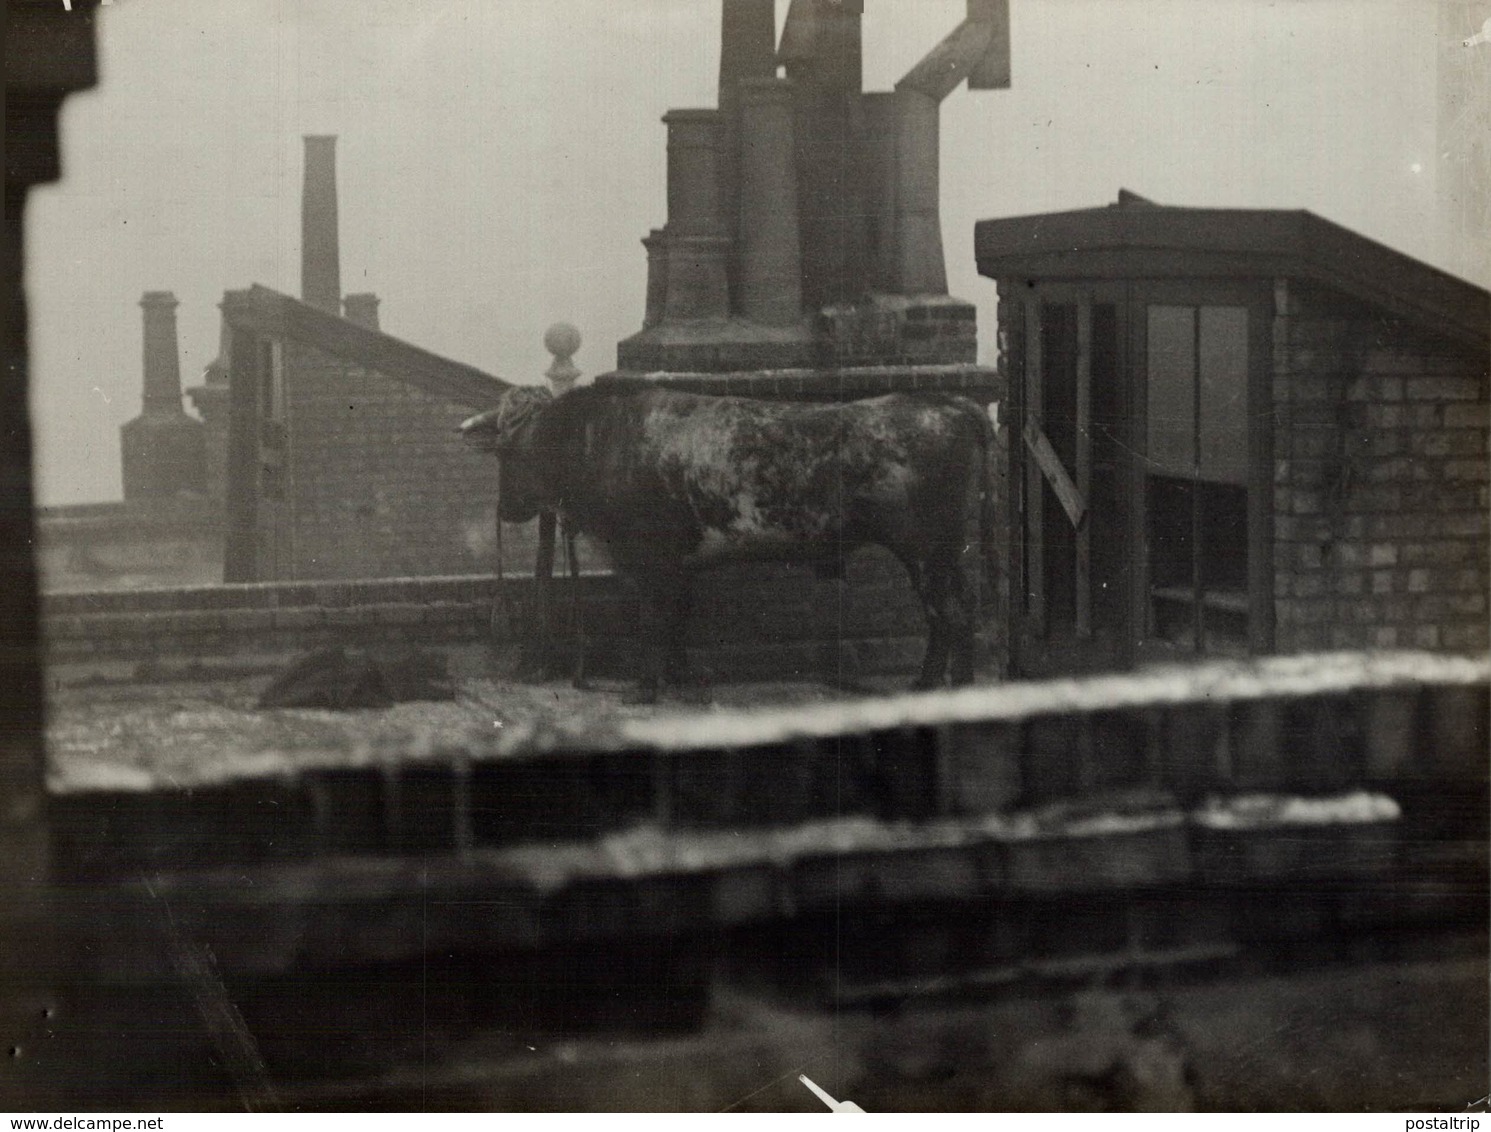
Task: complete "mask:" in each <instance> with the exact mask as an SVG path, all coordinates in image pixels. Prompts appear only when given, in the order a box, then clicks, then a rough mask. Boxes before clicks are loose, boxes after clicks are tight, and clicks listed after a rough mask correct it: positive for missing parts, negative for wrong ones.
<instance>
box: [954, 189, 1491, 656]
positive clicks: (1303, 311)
mask: <svg viewBox="0 0 1491 1132" xmlns="http://www.w3.org/2000/svg"><path fill="white" fill-rule="evenodd" d="M975 247H976V252H977V257H978V268H979V272H980V273H981V274H983V275H986V276H989V277H991V278H993V279H996V280H997V281H998V283H999V343H1000V346H999V366H1000V369H1001V372H1002V373H1003V375H1004V376H1005V377H1006V378H1007V381H1008V388H1009V391H1010V392H1009V399H1010V404H1009V406H1008V409H1007V411H1006V414H1005V416H1006V420H1007V421H1008V422H1009V423H1010V424H1011V426H1012V427H1014V428H1015V429H1016V430H1018V435H1017V437H1016V442H1013V443H1011V444H1010V445H1009V452H1010V469H1009V470H1010V481H1009V482H1010V485H1011V487H1010V492H1011V506H1010V508H1009V512H1010V514H1009V528H1010V529H1009V530H1008V532H1007V534H1008V536H1009V537H1008V540H1007V545H1008V548H1009V551H1008V554H1009V557H1008V569H1009V577H1010V593H1011V630H1010V636H1011V641H1010V644H1011V652H1012V667H1013V670H1014V672H1016V673H1018V674H1023V675H1035V674H1042V673H1051V672H1062V671H1074V670H1083V669H1093V668H1109V667H1129V666H1132V665H1135V664H1139V663H1144V662H1146V661H1150V660H1164V659H1180V658H1184V657H1190V656H1195V655H1198V654H1209V655H1223V656H1226V655H1242V654H1260V653H1270V652H1295V651H1305V650H1313V649H1321V648H1393V647H1418V648H1434V649H1444V650H1451V651H1480V650H1484V649H1485V648H1486V647H1487V643H1488V642H1487V605H1486V601H1487V549H1488V504H1491V500H1488V497H1487V439H1488V407H1487V389H1488V352H1491V296H1488V294H1487V292H1486V291H1485V290H1483V289H1482V288H1480V287H1477V286H1474V285H1473V284H1471V283H1468V282H1466V281H1464V280H1462V279H1458V278H1456V277H1454V276H1451V275H1448V274H1445V273H1444V272H1442V271H1439V270H1437V269H1435V268H1433V267H1430V266H1428V265H1426V264H1424V263H1421V262H1419V261H1417V260H1414V259H1411V258H1410V257H1408V256H1405V255H1402V254H1400V253H1398V252H1395V251H1393V250H1392V249H1390V248H1387V247H1384V246H1383V245H1381V244H1378V243H1375V242H1373V241H1372V240H1369V239H1366V238H1365V237H1362V236H1360V235H1357V234H1356V233H1354V232H1351V231H1348V230H1347V229H1345V228H1342V227H1340V226H1339V225H1336V224H1332V223H1330V222H1329V221H1326V220H1323V219H1321V218H1320V217H1318V216H1314V215H1312V214H1311V213H1309V212H1304V211H1280V210H1239V209H1195V208H1172V207H1164V206H1157V205H1154V204H1151V203H1150V202H1148V201H1145V200H1143V199H1142V198H1139V197H1136V196H1134V195H1132V194H1129V193H1126V192H1125V193H1120V195H1119V200H1118V202H1117V203H1116V204H1114V205H1110V206H1108V207H1103V208H1094V209H1084V210H1078V211H1073V212H1060V213H1049V214H1045V215H1038V216H1025V217H1016V218H1011V219H1002V220H986V221H982V222H981V223H979V224H978V225H977V227H976V235H975Z"/></svg>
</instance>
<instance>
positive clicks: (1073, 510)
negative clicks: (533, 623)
mask: <svg viewBox="0 0 1491 1132" xmlns="http://www.w3.org/2000/svg"><path fill="white" fill-rule="evenodd" d="M1025 447H1026V448H1028V449H1030V454H1031V455H1032V456H1034V457H1035V462H1036V464H1037V465H1039V467H1040V470H1041V471H1042V472H1043V473H1044V474H1045V477H1046V479H1048V480H1050V481H1051V490H1052V491H1054V492H1055V493H1056V501H1057V502H1058V503H1060V504H1061V509H1062V510H1063V511H1065V512H1066V517H1067V518H1068V519H1069V520H1070V521H1071V524H1072V526H1073V527H1076V528H1077V529H1078V530H1079V531H1080V530H1081V529H1082V527H1083V525H1084V524H1083V520H1084V519H1086V518H1087V499H1086V497H1085V496H1084V495H1083V494H1082V493H1081V492H1080V491H1078V490H1077V485H1076V484H1075V483H1073V482H1072V477H1071V476H1070V475H1068V474H1067V470H1066V468H1065V466H1063V464H1062V462H1061V457H1060V456H1058V455H1057V454H1056V449H1054V448H1052V447H1051V441H1050V440H1048V439H1047V438H1046V434H1045V433H1044V432H1042V431H1041V426H1040V425H1038V424H1036V423H1035V422H1034V421H1032V420H1031V419H1030V418H1029V417H1028V416H1027V417H1026V418H1025Z"/></svg>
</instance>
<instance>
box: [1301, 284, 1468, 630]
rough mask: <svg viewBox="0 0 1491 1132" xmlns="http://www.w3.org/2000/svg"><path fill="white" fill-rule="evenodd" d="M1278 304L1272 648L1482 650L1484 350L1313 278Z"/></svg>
mask: <svg viewBox="0 0 1491 1132" xmlns="http://www.w3.org/2000/svg"><path fill="white" fill-rule="evenodd" d="M1275 309H1276V314H1275V321H1274V401H1275V412H1276V426H1275V429H1276V431H1275V440H1274V456H1275V488H1274V512H1275V518H1274V536H1275V542H1274V592H1275V616H1276V635H1275V644H1276V647H1277V649H1278V650H1279V651H1281V652H1289V651H1296V650H1308V649H1314V648H1324V647H1348V648H1355V647H1364V648H1374V647H1376V648H1392V647H1415V648H1432V649H1446V650H1453V651H1478V650H1484V649H1485V648H1487V646H1488V633H1487V589H1488V576H1487V550H1488V508H1491V499H1488V488H1487V442H1488V424H1491V417H1488V403H1487V390H1488V375H1487V361H1486V359H1485V358H1484V357H1480V356H1477V355H1475V354H1473V353H1471V352H1469V351H1468V350H1466V349H1464V348H1461V347H1458V346H1456V345H1455V344H1454V343H1453V342H1449V341H1445V340H1443V339H1440V338H1437V337H1434V336H1432V335H1430V334H1428V333H1426V332H1425V331H1424V330H1422V329H1420V328H1417V327H1413V326H1409V325H1407V324H1405V323H1403V322H1401V321H1397V320H1393V319H1390V318H1388V317H1386V316H1384V315H1383V314H1381V313H1380V312H1377V311H1374V310H1371V309H1369V308H1367V307H1365V306H1363V305H1361V304H1359V303H1356V302H1354V301H1352V300H1348V299H1346V298H1344V297H1341V296H1339V295H1336V294H1334V293H1332V292H1329V291H1327V290H1325V289H1323V288H1319V287H1313V286H1309V285H1306V284H1300V283H1295V282H1293V281H1291V282H1289V283H1287V284H1284V283H1281V284H1279V285H1278V286H1277V288H1276V304H1275Z"/></svg>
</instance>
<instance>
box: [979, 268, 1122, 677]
mask: <svg viewBox="0 0 1491 1132" xmlns="http://www.w3.org/2000/svg"><path fill="white" fill-rule="evenodd" d="M1012 290H1016V291H1017V294H1018V298H1017V299H1015V301H1014V302H1012V303H1011V304H1010V306H1011V307H1012V308H1013V309H1014V310H1015V311H1016V312H1017V315H1018V317H1017V323H1018V325H1017V327H1014V328H1011V333H1010V334H1009V337H1008V342H1009V347H1010V355H1011V365H1010V380H1009V400H1010V414H1009V420H1010V425H1011V427H1012V429H1014V432H1013V434H1012V435H1011V438H1010V445H1009V455H1010V469H1009V483H1010V500H1011V505H1012V508H1013V509H1014V511H1015V515H1014V517H1013V518H1014V521H1013V522H1011V524H1010V531H1011V534H1012V536H1013V537H1012V539H1011V547H1010V578H1011V581H1012V585H1011V587H1010V611H1009V614H1010V621H1011V632H1010V650H1011V667H1012V670H1013V671H1015V672H1018V673H1022V674H1024V673H1025V672H1026V670H1027V669H1028V667H1029V663H1030V662H1031V661H1032V660H1034V659H1035V657H1034V655H1033V654H1034V653H1035V651H1036V642H1044V641H1046V640H1048V636H1047V631H1048V628H1049V627H1048V625H1047V624H1046V589H1045V571H1044V569H1043V567H1044V556H1043V554H1042V551H1043V549H1044V548H1043V546H1041V545H1039V544H1038V545H1037V546H1036V547H1035V548H1034V551H1035V553H1034V556H1032V554H1031V550H1032V548H1031V547H1030V545H1029V544H1030V541H1031V532H1032V531H1035V532H1039V531H1040V530H1041V529H1042V528H1043V526H1044V511H1045V490H1044V486H1043V484H1044V480H1045V476H1044V475H1043V473H1042V472H1041V471H1040V469H1039V467H1038V466H1037V463H1036V460H1035V459H1034V458H1033V456H1032V454H1031V453H1030V452H1029V451H1028V450H1027V445H1026V442H1025V440H1024V436H1025V424H1026V421H1027V420H1028V419H1029V418H1028V416H1027V409H1028V407H1029V405H1030V404H1031V402H1032V400H1033V399H1034V398H1037V397H1040V398H1044V393H1045V389H1044V382H1045V358H1044V354H1043V343H1042V342H1041V338H1040V334H1041V329H1042V320H1041V314H1040V310H1041V305H1042V304H1043V303H1061V304H1070V305H1074V306H1076V307H1077V310H1078V316H1077V350H1078V362H1077V366H1078V377H1077V382H1078V385H1077V391H1076V392H1077V422H1076V424H1077V435H1078V446H1077V458H1076V460H1075V461H1074V463H1075V469H1074V473H1075V474H1074V475H1073V476H1072V480H1073V483H1074V484H1075V486H1076V488H1077V491H1078V493H1079V494H1080V496H1081V497H1082V499H1083V500H1084V501H1088V500H1090V498H1091V494H1092V479H1091V476H1092V441H1091V408H1092V394H1091V389H1092V386H1091V373H1092V370H1091V363H1092V310H1093V307H1094V306H1096V305H1098V304H1102V303H1107V304H1111V305H1112V307H1113V309H1114V314H1115V319H1116V323H1117V325H1116V327H1115V337H1116V342H1115V346H1116V349H1115V357H1114V362H1115V365H1116V367H1117V371H1118V372H1117V374H1116V380H1117V382H1118V396H1119V403H1120V406H1121V413H1122V415H1123V417H1124V419H1125V420H1126V421H1127V422H1128V427H1126V428H1125V429H1124V430H1123V435H1122V436H1121V437H1120V445H1121V451H1122V452H1124V453H1127V454H1128V455H1127V457H1126V458H1124V459H1123V460H1122V464H1123V470H1122V471H1121V472H1120V473H1119V474H1120V475H1122V476H1124V477H1125V479H1126V480H1129V481H1131V480H1132V478H1133V472H1132V465H1133V464H1134V463H1136V461H1135V460H1134V459H1133V457H1132V454H1133V453H1134V452H1135V451H1136V448H1135V439H1136V437H1135V434H1134V431H1133V424H1132V418H1133V413H1132V397H1133V394H1132V385H1133V381H1132V377H1131V375H1130V373H1129V369H1130V365H1131V353H1132V351H1131V348H1130V346H1129V337H1130V333H1131V332H1130V327H1129V322H1130V318H1129V290H1130V288H1129V284H1127V283H1126V282H1124V281H1115V280H1100V279H1095V280H1081V281H1065V280H1063V281H1040V282H1035V281H1019V282H1017V284H1016V287H1015V288H1012ZM1084 378H1085V380H1084ZM1037 420H1039V418H1038V417H1037ZM1076 555H1077V564H1076V567H1077V568H1076V578H1077V584H1076V595H1075V599H1076V600H1075V611H1076V625H1075V627H1074V630H1075V640H1076V644H1077V647H1079V648H1080V647H1081V645H1080V642H1082V641H1084V640H1088V641H1090V640H1091V629H1092V626H1091V597H1092V594H1091V565H1090V563H1091V525H1090V523H1089V522H1087V521H1084V522H1082V523H1081V524H1079V525H1077V527H1076ZM1129 576H1132V570H1130V571H1129ZM1084 579H1085V583H1086V584H1084ZM1033 593H1034V594H1035V595H1038V596H1037V600H1036V601H1035V602H1034V603H1032V601H1031V598H1032V594H1033ZM1124 608H1125V610H1127V609H1128V604H1127V603H1125V605H1124ZM1125 621H1127V613H1126V614H1125ZM1115 630H1116V632H1117V640H1118V648H1119V653H1120V655H1119V656H1117V657H1116V658H1115V660H1116V662H1117V663H1118V664H1119V665H1120V666H1124V667H1127V666H1128V665H1129V664H1130V663H1131V662H1132V655H1131V654H1132V642H1133V640H1134V636H1135V634H1134V631H1133V627H1132V626H1130V625H1128V624H1126V623H1125V624H1121V625H1118V626H1115ZM1042 667H1044V665H1042Z"/></svg>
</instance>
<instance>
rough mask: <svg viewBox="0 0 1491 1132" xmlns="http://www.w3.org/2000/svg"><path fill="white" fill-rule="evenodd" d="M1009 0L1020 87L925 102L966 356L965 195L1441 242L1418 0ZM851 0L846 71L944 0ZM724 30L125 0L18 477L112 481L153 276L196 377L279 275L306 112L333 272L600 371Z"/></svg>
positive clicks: (51, 288)
mask: <svg viewBox="0 0 1491 1132" xmlns="http://www.w3.org/2000/svg"><path fill="white" fill-rule="evenodd" d="M59 2H60V0H59ZM777 7H778V19H779V20H780V19H781V17H782V16H783V15H784V14H785V9H786V7H787V0H779V3H778V5H777ZM1011 8H1012V10H1013V16H1012V23H1013V26H1012V36H1013V71H1014V84H1013V87H1012V89H1010V90H1007V91H990V92H978V93H971V92H969V91H967V90H959V91H956V92H954V93H953V94H952V95H951V96H950V97H949V98H948V99H947V101H946V102H944V103H943V134H942V143H943V152H942V177H943V182H942V183H943V203H942V221H943V236H944V244H945V247H946V251H947V259H948V274H949V284H950V290H951V291H952V293H953V294H955V295H958V296H961V297H963V298H966V299H970V300H972V301H974V302H976V303H978V305H979V309H980V314H979V318H980V353H981V356H982V357H983V359H984V360H992V351H993V345H994V312H993V305H994V284H993V282H992V281H991V280H986V279H982V278H980V277H979V276H978V274H977V272H976V271H975V268H974V263H973V248H972V238H973V223H974V221H975V220H978V219H981V218H984V217H994V216H1009V215H1019V214H1023V213H1031V212H1042V211H1047V210H1052V209H1064V208H1079V207H1088V206H1093V205H1098V204H1103V203H1106V202H1108V201H1110V200H1112V199H1113V197H1114V194H1115V193H1116V191H1117V190H1118V188H1119V187H1120V186H1123V187H1126V188H1130V189H1133V190H1135V191H1136V192H1139V193H1141V194H1143V195H1145V196H1149V197H1151V198H1153V199H1155V200H1158V201H1160V202H1163V203H1171V204H1187V205H1203V206H1236V207H1268V208H1307V209H1310V210H1312V211H1314V212H1316V213H1319V214H1320V215H1322V216H1325V217H1327V218H1329V219H1331V220H1334V221H1336V222H1338V223H1341V224H1344V225H1346V226H1347V227H1350V228H1353V229H1355V230H1357V231H1359V232H1361V233H1363V234H1365V235H1367V236H1370V237H1372V238H1374V239H1376V240H1379V241H1381V242H1383V243H1386V244H1388V245H1390V246H1392V247H1394V248H1397V249H1399V250H1401V251H1404V252H1407V253H1408V254H1410V255H1413V256H1416V257H1419V258H1421V259H1425V260H1427V261H1429V262H1431V263H1435V264H1437V265H1440V266H1444V267H1453V266H1455V263H1454V258H1453V256H1452V255H1451V253H1450V252H1448V251H1447V250H1446V248H1445V247H1444V246H1442V245H1443V244H1444V243H1445V241H1444V239H1443V237H1442V236H1441V234H1440V230H1439V225H1438V224H1437V223H1436V213H1435V184H1434V180H1435V177H1434V164H1435V154H1434V151H1435V108H1436V92H1435V50H1436V40H1435V36H1436V31H1437V15H1436V6H1435V3H1434V0H1272V2H1271V0H1011ZM866 9H867V11H866V15H865V19H864V35H865V53H866V59H865V72H866V74H865V78H866V87H867V89H886V88H888V87H889V86H890V85H891V84H892V83H893V82H894V81H895V80H896V79H897V78H899V77H900V75H901V74H903V73H904V72H905V71H906V70H907V69H908V68H909V67H910V66H912V65H913V64H914V63H915V62H916V61H917V60H918V59H919V58H920V57H921V56H922V55H923V54H924V53H925V52H926V51H927V50H928V49H929V48H931V47H932V46H933V45H934V44H935V43H936V42H937V41H938V40H939V39H940V38H941V37H942V36H943V35H944V34H945V33H946V32H947V31H949V30H950V29H951V28H952V27H953V26H954V25H955V24H956V23H957V22H958V21H959V19H961V17H962V13H963V9H964V3H963V0H869V2H868V3H867V4H866ZM1466 30H1467V33H1468V31H1469V30H1473V29H1466ZM718 39H719V5H718V3H717V0H115V3H114V4H113V5H112V6H110V7H107V8H104V9H102V14H101V17H100V32H99V46H100V52H101V75H102V81H101V84H100V86H99V88H98V89H97V90H96V91H94V92H91V93H89V94H86V95H82V96H77V97H74V98H72V99H70V100H69V101H68V103H67V104H66V108H65V112H64V114H63V119H62V123H63V124H62V137H63V152H64V178H63V180H62V182H61V183H60V184H59V185H57V186H54V187H49V188H45V189H42V190H40V191H38V192H36V193H34V194H33V196H32V202H31V204H30V206H29V212H28V226H27V239H28V252H29V257H28V264H27V267H28V284H29V289H30V296H31V303H32V308H31V309H32V334H33V336H32V357H33V379H34V386H33V394H32V402H33V407H34V410H35V414H36V427H37V434H38V437H37V439H38V476H39V495H40V501H41V502H42V503H44V504H57V503H72V502H85V501H94V500H108V499H117V498H119V495H120V473H119V433H118V429H119V425H121V424H122V423H123V422H125V421H126V420H128V419H130V418H131V417H133V416H135V415H137V414H138V412H139V405H140V377H141V375H140V309H139V306H138V301H139V298H140V295H141V293H142V292H143V291H147V290H169V291H174V292H175V294H176V296H177V298H178V299H179V300H180V301H181V306H180V309H179V311H178V316H179V321H180V344H181V360H182V375H183V382H184V384H186V385H188V386H190V385H193V384H197V383H198V382H200V380H201V371H202V368H203V366H205V365H206V363H207V362H208V361H210V360H211V359H212V357H213V356H214V355H215V354H216V350H217V340H218V312H217V308H216V304H217V303H218V302H219V301H220V300H221V298H222V294H223V292H224V291H225V290H227V289H230V288H240V287H246V286H248V285H249V284H250V283H255V282H257V283H262V284H265V285H267V286H271V287H276V288H279V289H281V290H283V291H285V292H287V293H290V294H297V293H298V291H299V285H300V283H299V280H300V276H299V238H300V226H299V208H300V185H301V144H302V143H301V140H300V138H301V135H302V134H306V133H334V134H337V135H339V137H340V141H339V142H338V144H337V161H338V168H337V175H338V189H339V200H340V211H341V264H342V289H343V291H363V290H370V291H375V292H377V293H378V295H379V296H380V297H381V298H382V300H383V305H382V308H381V311H380V314H381V317H382V324H383V328H384V329H385V330H387V331H389V332H390V333H393V334H397V335H399V336H400V337H403V338H406V339H408V340H409V341H412V342H415V343H417V344H419V345H421V346H424V347H427V348H429V349H432V350H435V351H437V352H439V353H443V354H446V355H448V356H450V357H453V358H457V359H460V360H462V361H465V362H469V363H471V364H473V365H476V366H480V367H482V368H484V369H486V370H488V371H489V372H492V373H495V374H498V375H499V376H502V377H505V378H507V379H509V380H517V381H527V380H536V379H537V378H538V377H539V375H540V374H541V373H542V371H543V369H544V367H545V366H546V365H547V363H548V360H549V359H548V355H547V354H546V353H545V352H544V350H543V347H542V344H541V337H542V334H543V331H544V329H545V327H547V326H548V325H549V324H550V323H551V322H554V321H556V320H559V319H565V320H568V321H571V322H574V323H575V324H576V325H577V326H578V327H579V328H580V330H581V332H582V334H583V335H584V338H585V344H584V346H583V347H582V348H581V351H580V353H579V354H578V355H577V357H576V362H577V363H578V364H579V366H580V367H581V368H582V369H583V370H584V371H585V372H586V373H587V374H594V373H597V372H603V371H605V370H606V369H609V368H611V367H612V366H613V365H614V362H615V347H616V341H617V340H618V339H619V338H622V337H625V336H626V335H628V334H631V333H633V332H634V331H636V330H637V329H638V328H639V327H640V325H641V316H642V306H643V289H644V278H645V257H644V254H643V250H642V246H641V244H640V242H639V241H640V239H641V237H642V236H644V235H646V233H647V230H648V229H649V228H652V227H656V226H659V225H661V223H662V222H663V220H664V219H665V203H664V181H665V146H664V143H665V132H664V127H663V126H662V124H661V122H660V121H659V119H660V118H661V116H662V114H663V113H664V112H665V111H666V110H668V109H669V108H670V107H688V106H709V105H713V103H714V100H715V83H716V66H717V61H718V52H719V42H718ZM1488 50H1491V49H1488ZM1478 281H1479V282H1482V283H1485V282H1487V280H1486V279H1485V278H1481V279H1479V280H1478Z"/></svg>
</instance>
